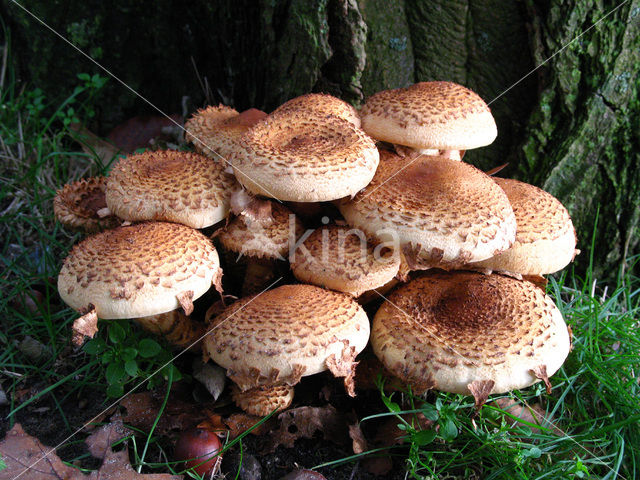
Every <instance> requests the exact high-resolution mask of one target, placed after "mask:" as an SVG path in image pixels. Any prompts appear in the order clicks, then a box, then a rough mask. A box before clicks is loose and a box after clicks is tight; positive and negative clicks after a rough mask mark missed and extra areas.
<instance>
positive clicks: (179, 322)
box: [135, 310, 205, 350]
mask: <svg viewBox="0 0 640 480" xmlns="http://www.w3.org/2000/svg"><path fill="white" fill-rule="evenodd" d="M135 321H136V322H137V323H138V324H139V325H140V326H141V327H142V328H144V329H145V330H146V331H148V332H151V333H154V334H156V335H159V336H162V337H164V338H165V339H166V340H167V341H168V342H169V343H171V344H172V345H175V346H177V347H181V348H184V347H188V346H189V345H191V344H192V343H194V342H197V343H196V344H195V345H194V346H193V348H194V350H199V349H200V342H199V340H200V339H201V337H202V336H203V335H204V333H205V327H204V325H201V324H200V323H198V322H196V321H194V320H192V319H191V318H189V317H187V316H186V315H184V314H182V313H181V312H180V311H178V310H174V311H172V312H167V313H161V314H159V315H152V316H149V317H140V318H136V319H135Z"/></svg>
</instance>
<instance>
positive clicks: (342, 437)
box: [265, 405, 349, 453]
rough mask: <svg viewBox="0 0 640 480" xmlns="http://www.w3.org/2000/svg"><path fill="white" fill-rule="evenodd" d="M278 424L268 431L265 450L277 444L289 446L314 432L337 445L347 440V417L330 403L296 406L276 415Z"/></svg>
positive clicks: (269, 449)
mask: <svg viewBox="0 0 640 480" xmlns="http://www.w3.org/2000/svg"><path fill="white" fill-rule="evenodd" d="M278 421H279V422H280V426H279V428H278V429H277V430H273V431H271V433H270V436H269V439H268V441H267V444H266V445H265V451H266V452H268V453H272V452H274V451H275V449H276V448H277V447H278V446H279V445H283V446H285V447H288V448H291V447H293V444H294V442H295V441H296V440H297V439H299V438H313V436H314V435H315V433H316V432H320V433H322V435H323V437H324V438H325V439H326V440H330V441H332V442H334V443H337V444H338V445H345V444H346V443H347V442H348V440H347V439H348V438H349V432H348V429H347V424H348V419H347V417H346V415H344V414H342V413H339V412H338V411H337V410H336V409H335V408H333V407H332V406H331V405H327V406H325V407H298V408H292V409H291V410H286V411H284V412H282V413H281V414H280V415H278Z"/></svg>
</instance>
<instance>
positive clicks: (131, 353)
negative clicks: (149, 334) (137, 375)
mask: <svg viewBox="0 0 640 480" xmlns="http://www.w3.org/2000/svg"><path fill="white" fill-rule="evenodd" d="M120 356H121V357H122V359H123V360H133V359H134V358H136V357H137V356H138V350H136V349H135V348H133V347H127V348H124V349H122V352H121V353H120Z"/></svg>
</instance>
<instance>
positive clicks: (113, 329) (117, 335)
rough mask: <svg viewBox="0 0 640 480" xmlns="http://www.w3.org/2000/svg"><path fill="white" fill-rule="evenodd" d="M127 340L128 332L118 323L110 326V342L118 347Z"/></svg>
mask: <svg viewBox="0 0 640 480" xmlns="http://www.w3.org/2000/svg"><path fill="white" fill-rule="evenodd" d="M125 338H127V332H125V331H124V328H122V327H121V326H120V325H118V324H117V323H112V324H111V325H109V340H111V343H114V344H116V345H117V344H119V343H122V342H123V341H124V339H125Z"/></svg>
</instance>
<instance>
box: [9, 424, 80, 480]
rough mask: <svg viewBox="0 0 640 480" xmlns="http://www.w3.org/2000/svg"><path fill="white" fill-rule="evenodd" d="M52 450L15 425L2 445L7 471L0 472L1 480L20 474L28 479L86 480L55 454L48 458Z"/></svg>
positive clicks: (52, 453)
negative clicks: (61, 479) (62, 479)
mask: <svg viewBox="0 0 640 480" xmlns="http://www.w3.org/2000/svg"><path fill="white" fill-rule="evenodd" d="M49 451H51V447H47V446H45V445H43V444H42V443H40V441H39V440H38V439H37V438H34V437H32V436H30V435H29V434H27V433H26V432H25V431H24V430H23V429H22V426H21V425H20V424H19V423H16V424H15V425H14V426H13V428H12V429H11V430H9V431H8V432H7V435H6V436H5V438H4V440H3V441H2V442H0V457H2V459H3V460H4V462H5V464H6V468H5V469H4V470H2V471H1V472H0V479H2V480H10V479H14V478H16V477H17V476H18V475H21V477H22V478H24V479H29V480H49V479H60V478H64V479H68V480H79V479H83V478H86V477H85V476H84V475H83V474H82V473H81V472H80V471H79V470H76V469H75V468H73V467H70V466H68V465H65V464H64V463H62V460H60V458H59V457H58V456H57V455H56V454H55V452H51V453H49V454H48V455H47V456H46V457H45V454H47V453H48V452H49Z"/></svg>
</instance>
